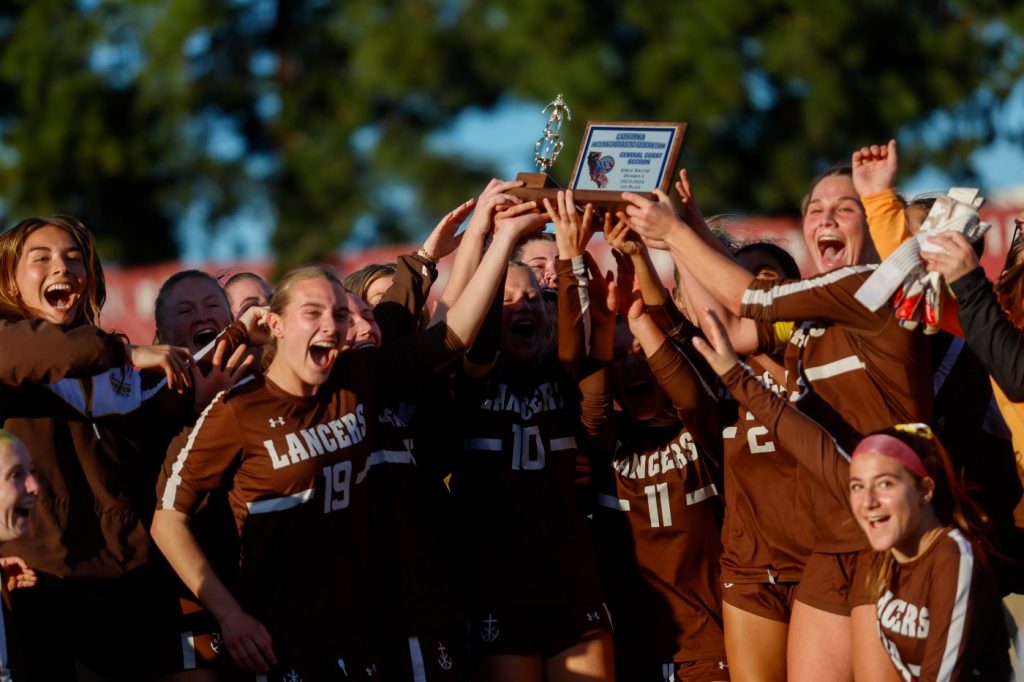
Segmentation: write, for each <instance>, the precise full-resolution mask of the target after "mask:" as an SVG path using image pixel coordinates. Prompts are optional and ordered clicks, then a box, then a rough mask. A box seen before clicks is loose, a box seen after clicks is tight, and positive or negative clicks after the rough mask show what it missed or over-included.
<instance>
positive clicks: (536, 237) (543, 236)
mask: <svg viewBox="0 0 1024 682" xmlns="http://www.w3.org/2000/svg"><path fill="white" fill-rule="evenodd" d="M530 242H551V243H552V244H554V243H555V235H553V234H551V233H550V232H532V233H530V234H528V235H526V236H525V237H523V238H522V239H520V240H519V241H518V242H516V245H515V248H513V249H512V260H513V261H516V262H519V263H521V262H522V260H523V249H525V248H526V245H527V244H529V243H530Z"/></svg>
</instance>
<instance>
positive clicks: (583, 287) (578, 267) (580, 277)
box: [572, 256, 591, 355]
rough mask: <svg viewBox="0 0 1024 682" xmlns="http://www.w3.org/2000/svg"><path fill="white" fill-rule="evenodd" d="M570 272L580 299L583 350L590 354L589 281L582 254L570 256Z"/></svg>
mask: <svg viewBox="0 0 1024 682" xmlns="http://www.w3.org/2000/svg"><path fill="white" fill-rule="evenodd" d="M572 274H573V275H574V276H575V277H576V296H577V297H578V298H579V300H580V312H581V313H582V314H583V350H584V352H585V353H586V354H587V355H590V326H591V321H590V317H591V315H590V289H588V288H587V287H588V285H589V284H590V281H589V279H588V275H587V261H586V260H585V259H584V258H583V256H573V257H572Z"/></svg>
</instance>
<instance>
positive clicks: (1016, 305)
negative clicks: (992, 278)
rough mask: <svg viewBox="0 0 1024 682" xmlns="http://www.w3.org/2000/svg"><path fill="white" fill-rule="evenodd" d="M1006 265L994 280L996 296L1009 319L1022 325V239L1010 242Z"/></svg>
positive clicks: (1023, 298)
mask: <svg viewBox="0 0 1024 682" xmlns="http://www.w3.org/2000/svg"><path fill="white" fill-rule="evenodd" d="M1006 263H1007V267H1006V269H1005V270H1003V273H1002V274H1001V275H999V279H998V280H997V281H996V287H995V289H996V296H997V297H998V298H999V305H1001V306H1002V307H1003V311H1004V312H1005V313H1006V315H1007V317H1009V318H1010V321H1011V322H1013V323H1014V324H1015V325H1017V326H1018V327H1024V239H1016V240H1015V241H1014V242H1013V243H1012V244H1010V250H1009V252H1008V253H1007V254H1006Z"/></svg>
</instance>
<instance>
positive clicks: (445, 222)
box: [420, 180, 494, 261]
mask: <svg viewBox="0 0 1024 682" xmlns="http://www.w3.org/2000/svg"><path fill="white" fill-rule="evenodd" d="M491 182H494V181H493V180H492V181H491ZM488 186H490V185H488ZM485 191H486V190H485ZM475 205H476V199H470V200H469V201H466V202H463V203H462V204H461V205H460V206H459V207H458V208H456V209H454V210H452V211H450V212H449V213H448V215H446V216H445V217H443V218H441V220H440V221H439V222H438V223H437V225H435V226H434V229H433V230H431V232H430V234H429V235H427V238H426V240H425V241H424V242H423V246H422V247H421V248H420V252H421V253H423V254H424V255H425V256H426V257H427V258H429V259H430V260H433V261H439V260H441V259H442V258H444V257H445V256H447V255H448V254H449V253H451V252H452V251H454V250H455V249H456V248H458V246H459V242H460V241H462V238H461V237H460V236H456V234H455V233H456V232H458V231H459V226H460V225H462V221H463V220H465V219H466V216H468V215H469V214H470V212H472V210H473V206H475Z"/></svg>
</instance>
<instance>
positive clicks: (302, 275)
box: [262, 264, 345, 369]
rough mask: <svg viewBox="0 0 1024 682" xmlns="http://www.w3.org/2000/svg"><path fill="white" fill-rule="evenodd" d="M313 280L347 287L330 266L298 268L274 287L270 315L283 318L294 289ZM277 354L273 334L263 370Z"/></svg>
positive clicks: (266, 347) (341, 287)
mask: <svg viewBox="0 0 1024 682" xmlns="http://www.w3.org/2000/svg"><path fill="white" fill-rule="evenodd" d="M311 279H325V280H327V281H328V282H330V283H331V284H337V285H338V287H339V288H340V289H342V290H344V289H345V285H344V284H342V281H341V275H339V274H338V271H337V270H335V269H334V268H332V267H330V266H329V265H320V264H317V265H305V266H303V267H301V268H296V269H295V270H292V271H291V272H288V273H287V274H286V275H285V276H284V277H282V278H281V279H280V280H278V282H277V284H276V285H274V290H273V292H272V293H271V294H270V313H271V314H272V315H277V316H278V317H282V316H283V315H284V311H285V310H286V309H287V308H288V305H289V304H290V303H291V302H292V288H294V286H295V285H296V284H298V283H299V282H305V281H307V280H311ZM276 354H277V337H275V336H274V335H273V334H271V335H270V341H269V342H268V343H267V345H266V346H265V347H264V349H263V358H262V365H263V369H266V368H267V367H269V366H270V363H271V362H272V361H273V360H274V356H275V355H276Z"/></svg>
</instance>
